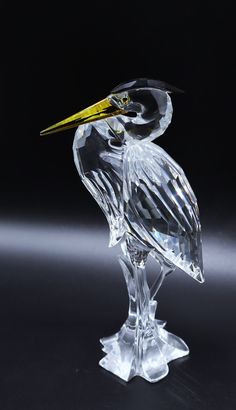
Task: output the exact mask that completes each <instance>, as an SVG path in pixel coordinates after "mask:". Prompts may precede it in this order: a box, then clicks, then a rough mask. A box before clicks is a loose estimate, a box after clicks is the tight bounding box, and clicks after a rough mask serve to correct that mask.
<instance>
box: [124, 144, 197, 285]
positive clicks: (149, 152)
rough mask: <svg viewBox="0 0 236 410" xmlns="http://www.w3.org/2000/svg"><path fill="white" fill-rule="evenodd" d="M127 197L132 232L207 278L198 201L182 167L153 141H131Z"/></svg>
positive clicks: (127, 152)
mask: <svg viewBox="0 0 236 410" xmlns="http://www.w3.org/2000/svg"><path fill="white" fill-rule="evenodd" d="M123 196H124V214H125V218H126V220H127V222H128V224H129V226H130V230H131V232H132V233H133V234H135V235H136V236H138V237H139V238H140V239H141V240H143V241H144V242H145V243H147V244H148V245H149V246H150V247H151V248H153V249H154V250H155V251H157V252H159V253H161V254H162V255H163V256H164V257H165V258H166V259H167V260H169V261H170V262H172V263H173V264H174V265H176V266H178V267H179V268H181V269H182V270H184V271H185V272H186V273H188V274H189V275H191V276H192V277H193V278H194V279H196V280H198V281H200V282H203V268H202V253H201V226H200V221H199V212H198V206H197V201H196V197H195V195H194V193H193V191H192V189H191V187H190V185H189V182H188V180H187V178H186V176H185V174H184V172H183V170H182V169H181V168H180V166H179V165H178V164H177V163H176V162H175V161H174V160H173V159H172V158H171V157H170V156H169V155H168V154H167V153H166V152H165V151H164V150H163V149H162V148H160V147H159V146H157V145H155V144H153V143H151V142H143V141H141V142H137V141H136V142H129V143H128V144H127V148H126V150H125V154H124V184H123Z"/></svg>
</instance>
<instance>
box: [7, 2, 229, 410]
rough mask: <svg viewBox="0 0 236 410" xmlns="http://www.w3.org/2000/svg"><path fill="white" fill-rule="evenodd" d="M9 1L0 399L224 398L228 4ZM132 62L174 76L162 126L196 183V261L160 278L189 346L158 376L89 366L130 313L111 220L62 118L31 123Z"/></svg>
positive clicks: (219, 401)
mask: <svg viewBox="0 0 236 410" xmlns="http://www.w3.org/2000/svg"><path fill="white" fill-rule="evenodd" d="M232 4H233V3H232ZM4 11H5V12H6V15H5V16H6V17H5V16H4V19H3V20H4V22H5V25H4V30H3V37H2V38H3V39H4V42H3V47H2V53H3V57H4V58H3V59H2V61H1V68H3V76H1V79H2V80H3V81H2V83H3V84H2V89H3V91H4V93H3V94H2V95H3V98H2V99H1V102H3V109H2V112H3V113H4V119H3V121H2V124H1V139H0V144H1V162H0V166H1V199H0V201H1V208H0V255H1V262H0V404H1V405H0V408H1V410H14V409H17V410H21V409H22V410H28V409H29V410H41V409H43V410H49V409H50V410H54V409H55V410H61V409H63V410H91V409H92V410H93V409H96V410H97V409H99V410H100V409H102V410H103V409H104V410H105V409H112V410H121V409H122V410H128V409H129V410H130V409H137V410H142V409H148V410H149V409H150V410H152V409H159V410H167V409H168V410H176V409H177V410H185V409H186V410H187V409H190V408H191V409H192V410H202V409H203V410H205V409H206V410H208V409H209V410H213V409H214V410H217V409H220V410H221V409H224V410H233V409H235V408H236V393H235V389H236V376H235V365H236V349H235V344H236V331H235V309H236V303H235V297H236V268H235V266H236V255H235V242H236V238H235V224H236V218H235V182H234V180H235V178H234V177H235V171H234V169H235V159H234V158H235V150H234V145H233V139H234V132H235V131H234V124H233V120H234V117H235V102H234V99H235V95H234V94H233V92H232V83H233V75H234V73H233V64H232V62H233V56H232V50H233V48H234V46H233V27H234V21H233V6H232V5H231V3H230V2H224V3H222V4H221V3H220V2H218V3H216V2H206V1H205V2H202V3H201V2H198V3H196V4H195V3H194V2H187V1H183V2H181V4H180V3H179V2H176V3H175V2H173V3H172V4H171V3H164V2H159V1H156V2H147V1H145V2H139V3H138V4H137V2H136V3H132V2H129V3H128V4H126V3H124V2H123V3H116V2H107V3H96V4H94V5H92V3H88V4H82V3H79V2H77V3H72V2H63V3H61V4H58V3H54V4H53V3H52V2H50V3H46V2H45V3H44V2H34V3H31V4H28V5H26V4H21V3H20V4H18V5H14V6H13V4H11V3H8V5H5V9H4ZM140 76H142V77H143V76H146V77H150V78H159V79H163V80H166V81H167V82H169V83H172V84H173V85H175V86H177V87H180V88H182V89H184V90H185V94H184V95H181V96H174V97H173V105H174V116H173V122H172V124H171V126H170V127H169V129H168V130H167V132H166V133H165V135H163V136H162V137H160V138H159V140H158V141H157V142H158V143H159V144H160V145H161V146H162V147H163V148H164V149H166V150H167V151H168V152H169V154H170V155H172V156H173V157H174V158H175V160H176V161H177V162H179V163H180V165H181V166H182V167H183V168H184V170H185V171H186V174H187V175H188V178H189V181H190V183H191V185H192V187H193V188H194V191H195V193H196V195H197V197H198V201H199V206H200V211H201V217H202V227H203V256H204V265H205V275H206V283H205V284H204V285H199V284H198V283H196V282H194V281H193V280H191V278H190V277H188V276H186V274H184V273H182V272H180V271H176V272H175V273H174V274H173V275H172V276H170V277H168V278H167V279H166V281H165V283H164V285H163V288H162V289H161V291H160V294H159V304H158V317H159V318H160V319H166V320H167V322H168V325H167V326H168V329H169V330H171V331H173V332H174V333H176V334H178V335H180V336H181V337H183V339H184V340H185V341H186V342H187V343H188V345H189V346H190V350H191V353H190V356H189V357H187V358H185V359H182V360H178V361H176V362H173V363H172V364H171V365H170V374H169V376H168V377H167V378H166V379H164V380H162V381H161V382H159V383H158V384H155V385H150V384H148V383H147V382H145V381H144V380H141V379H139V378H136V379H134V380H132V381H131V382H130V383H129V384H126V383H123V382H122V381H121V380H119V379H117V378H116V377H114V376H112V375H111V374H109V373H107V372H105V371H104V370H103V369H101V368H99V367H98V361H99V359H100V358H101V357H102V352H101V348H100V345H99V338H100V337H102V336H105V335H109V334H112V333H114V332H115V331H116V330H118V329H119V327H120V326H121V325H122V323H123V322H124V320H125V318H126V314H127V308H128V306H127V302H128V301H127V295H126V288H125V283H124V280H123V277H122V273H121V271H120V268H119V265H118V263H117V261H116V255H117V254H119V247H117V248H113V249H108V248H107V244H108V227H107V225H106V221H105V219H104V217H103V215H102V213H101V211H100V209H99V208H98V207H97V205H96V204H95V203H94V201H93V199H92V197H90V195H89V193H87V191H86V190H85V188H84V187H83V185H82V183H81V181H80V179H79V177H78V175H77V173H76V169H75V166H74V164H73V158H72V151H71V149H72V141H73V134H74V133H73V131H68V132H65V133H62V134H58V135H52V136H49V137H47V138H46V137H45V138H40V137H39V131H40V129H43V128H45V127H47V126H48V125H50V124H52V123H54V122H56V121H58V120H60V119H63V118H64V117H65V116H67V115H70V114H72V113H74V112H76V111H78V110H79V109H81V108H83V107H86V106H87V105H89V104H91V103H93V102H96V101H97V100H98V99H101V98H103V97H104V96H105V95H107V94H108V93H109V91H110V89H112V88H113V87H114V86H115V85H116V84H117V83H119V82H121V81H124V80H127V79H131V78H135V77H140ZM155 269H156V267H155V266H154V265H152V264H151V263H150V265H149V275H150V276H151V275H154V274H155Z"/></svg>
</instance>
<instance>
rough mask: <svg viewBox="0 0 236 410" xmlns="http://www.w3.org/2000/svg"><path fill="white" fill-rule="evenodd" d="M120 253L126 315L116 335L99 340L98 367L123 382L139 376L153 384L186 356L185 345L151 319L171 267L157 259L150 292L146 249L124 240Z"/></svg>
mask: <svg viewBox="0 0 236 410" xmlns="http://www.w3.org/2000/svg"><path fill="white" fill-rule="evenodd" d="M122 250H123V255H122V256H121V257H120V258H119V259H120V264H121V268H122V270H123V273H124V277H125V280H126V284H127V289H128V294H129V313H128V318H127V320H126V322H125V323H124V325H123V326H122V327H121V329H120V331H119V332H117V333H116V334H115V335H113V336H110V337H106V338H103V339H101V343H102V344H103V351H104V352H105V353H106V356H105V357H103V359H102V360H100V365H101V366H102V367H104V368H105V369H106V370H109V371H110V372H112V373H114V374H116V375H117V376H119V377H120V378H122V379H123V380H125V381H129V380H130V379H132V378H133V377H134V376H141V377H143V378H145V379H146V380H148V381H150V382H156V381H158V380H160V379H162V378H163V377H165V376H166V375H167V373H168V362H169V361H171V360H174V359H176V358H178V357H182V356H185V355H186V354H188V348H187V346H186V345H185V343H184V342H183V341H182V340H181V339H180V338H178V337H177V336H175V335H173V334H171V333H169V332H168V331H166V330H165V329H164V324H165V323H164V322H162V321H159V320H156V319H155V310H156V301H154V299H153V298H154V296H155V295H156V293H157V291H158V290H159V288H160V286H161V284H162V282H163V279H164V277H165V276H166V275H167V274H168V273H170V271H171V269H172V267H171V266H170V265H168V264H167V263H166V264H165V261H164V260H163V261H161V260H159V261H160V263H161V271H160V275H159V277H158V279H157V280H156V281H155V282H154V284H153V285H152V287H151V291H150V289H149V287H148V283H147V280H146V272H145V264H146V260H147V256H148V254H149V249H147V248H144V246H143V245H142V244H141V243H140V242H138V241H137V240H135V239H134V238H132V237H127V239H126V242H123V243H122Z"/></svg>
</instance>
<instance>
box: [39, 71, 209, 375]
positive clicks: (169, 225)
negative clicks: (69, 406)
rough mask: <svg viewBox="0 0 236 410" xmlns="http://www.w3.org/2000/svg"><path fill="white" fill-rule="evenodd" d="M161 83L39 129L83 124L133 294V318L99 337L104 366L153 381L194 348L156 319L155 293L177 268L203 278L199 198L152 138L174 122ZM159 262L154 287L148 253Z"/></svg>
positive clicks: (88, 159)
mask: <svg viewBox="0 0 236 410" xmlns="http://www.w3.org/2000/svg"><path fill="white" fill-rule="evenodd" d="M175 91H178V89H176V88H174V87H172V86H169V85H167V84H165V83H163V82H161V81H156V80H148V79H142V78H141V79H136V80H133V81H130V82H127V83H123V84H121V85H119V86H117V87H116V88H114V89H113V90H112V92H111V93H110V95H109V96H108V97H107V98H105V99H104V100H102V101H100V102H98V103H96V104H94V105H92V106H90V107H89V108H86V109H84V110H82V111H80V112H79V113H77V114H75V115H72V116H71V117H69V118H67V119H65V120H63V121H61V122H59V123H57V124H55V125H53V126H51V127H49V128H47V129H45V130H44V131H42V132H41V135H45V134H50V133H54V132H58V131H62V130H65V129H68V128H72V127H78V129H77V131H76V134H75V138H74V144H73V152H74V159H75V164H76V167H77V170H78V172H79V174H80V176H81V179H82V181H83V183H84V184H85V186H86V187H87V189H88V190H89V191H90V193H91V194H92V195H93V197H94V199H95V200H96V201H97V203H98V204H99V206H100V207H101V209H102V210H103V212H104V214H105V216H106V218H107V221H108V224H109V227H110V243H109V246H114V245H116V244H117V243H118V242H120V243H121V249H122V253H123V254H122V256H120V257H119V261H120V265H121V268H122V270H123V273H124V277H125V281H126V285H127V289H128V294H129V311H128V318H127V320H126V322H125V323H124V325H123V326H122V327H121V329H120V331H119V332H117V333H116V334H115V335H113V336H110V337H104V338H103V339H101V343H102V345H103V351H104V352H105V353H106V356H105V357H103V358H102V359H101V361H100V365H101V366H102V367H104V368H105V369H107V370H109V371H110V372H112V373H114V374H115V375H117V376H119V377H120V378H121V379H123V380H125V381H129V380H130V379H132V378H133V377H134V376H141V377H143V378H144V379H146V380H148V381H149V382H156V381H158V380H160V379H162V378H163V377H165V376H166V375H167V373H168V362H170V361H172V360H174V359H177V358H179V357H183V356H185V355H187V354H188V353H189V349H188V347H187V345H186V344H185V342H184V341H183V340H182V339H180V338H179V337H177V336H175V335H174V334H172V333H169V332H168V331H167V330H166V329H165V324H166V323H165V322H163V321H161V320H157V319H155V311H156V307H157V302H156V301H155V300H154V297H155V295H156V293H157V291H158V290H159V288H160V286H161V284H162V282H163V280H164V278H165V276H166V275H168V274H169V273H171V272H172V271H173V270H174V269H175V268H176V267H178V268H180V269H182V270H183V271H184V272H186V273H187V274H189V275H190V276H191V277H192V278H194V279H196V280H197V281H198V282H203V281H204V278H203V266H202V252H201V226H200V221H199V212H198V206H197V201H196V197H195V195H194V193H193V191H192V189H191V187H190V185H189V182H188V180H187V179H186V176H185V174H184V172H183V170H182V169H181V168H180V166H179V165H178V164H177V163H176V162H175V161H174V160H173V159H172V158H171V157H170V156H169V155H168V154H167V153H166V152H165V151H164V150H163V149H162V148H160V147H159V146H158V145H156V144H154V143H153V142H152V141H153V140H154V139H155V138H157V137H159V136H160V135H161V134H163V133H164V131H165V130H166V128H167V127H168V125H169V124H170V122H171V117H172V103H171V98H170V95H169V94H170V93H171V92H175ZM149 256H151V257H152V258H154V259H155V260H156V261H157V262H158V264H159V269H158V270H159V273H158V274H157V275H156V278H155V280H154V282H153V283H152V284H151V285H150V286H149V285H148V282H147V278H146V273H145V265H146V261H147V258H148V257H149Z"/></svg>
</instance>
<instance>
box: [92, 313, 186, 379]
mask: <svg viewBox="0 0 236 410" xmlns="http://www.w3.org/2000/svg"><path fill="white" fill-rule="evenodd" d="M164 326H165V322H162V321H159V320H156V319H155V320H154V321H152V322H151V323H150V322H149V324H148V326H147V327H146V328H145V329H142V330H141V331H140V329H139V330H137V329H134V328H131V327H130V326H129V323H128V321H127V322H126V323H125V324H124V325H123V326H122V328H121V329H120V331H119V332H118V333H116V334H115V335H113V336H110V337H105V338H103V339H101V343H102V345H103V349H102V350H103V351H104V352H105V353H106V356H105V357H103V358H102V359H101V360H100V362H99V364H100V366H102V367H103V368H105V369H106V370H108V371H110V372H112V373H114V374H115V375H117V376H119V377H120V378H121V379H123V380H125V381H129V380H131V379H132V378H133V377H135V376H140V377H143V378H144V379H146V380H148V381H149V382H152V383H154V382H157V381H158V380H160V379H162V378H163V377H165V376H166V375H167V374H168V371H169V368H168V363H169V362H170V361H172V360H175V359H177V358H180V357H183V356H186V355H188V354H189V349H188V347H187V345H186V344H185V342H184V341H183V340H182V339H181V338H179V337H178V336H175V335H173V334H172V333H169V332H168V331H167V330H165V329H164Z"/></svg>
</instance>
